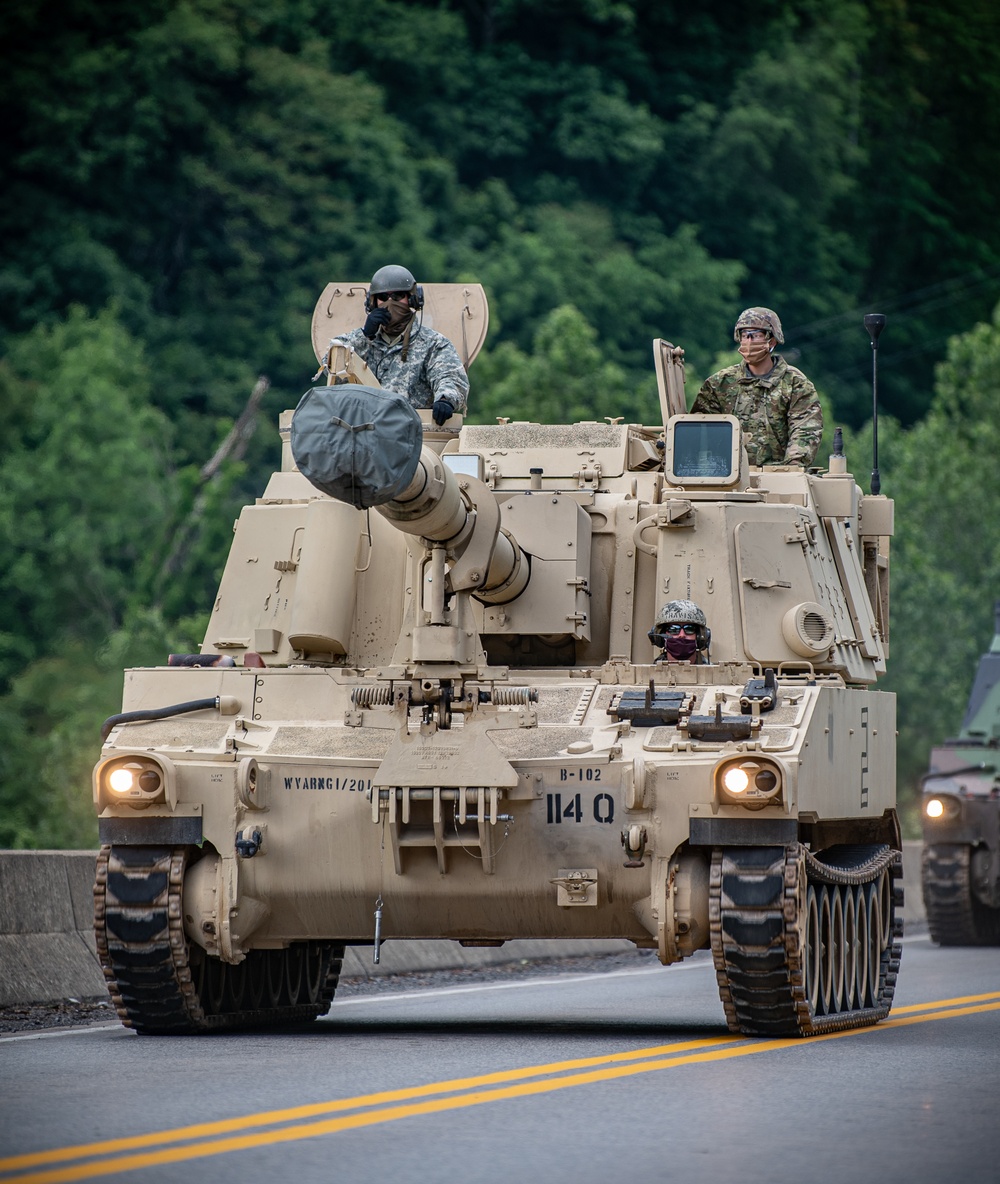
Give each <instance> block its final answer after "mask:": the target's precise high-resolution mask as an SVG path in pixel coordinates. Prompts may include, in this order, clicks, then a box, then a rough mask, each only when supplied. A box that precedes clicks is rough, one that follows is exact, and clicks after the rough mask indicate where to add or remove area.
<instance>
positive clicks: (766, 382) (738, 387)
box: [691, 308, 823, 466]
mask: <svg viewBox="0 0 1000 1184" xmlns="http://www.w3.org/2000/svg"><path fill="white" fill-rule="evenodd" d="M733 338H734V340H735V341H736V342H737V344H738V345H739V347H740V353H741V354H742V355H743V361H742V362H738V363H737V364H736V365H735V366H728V367H727V368H726V369H725V370H720V371H718V373H716V374H713V375H712V376H711V378H707V379H705V381H704V383H703V384H702V387H701V390H700V391H699V392H698V397H697V399H695V401H694V406H693V407H692V408H691V410H692V411H698V412H704V413H706V414H709V415H735V416H736V418H737V419H738V420H739V421H740V426H741V427H742V428H743V431H744V441H745V443H746V446H747V457H748V459H749V461H750V463H751V464H752V465H769V464H770V465H803V466H808V465H811V464H812V461H813V457H814V456H815V455H816V449H817V448H819V442H820V438H821V437H822V435H823V411H822V409H821V407H820V405H819V399H818V398H817V396H816V388H815V387H814V386H813V384H812V383H811V382H810V381H809V379H808V378H806V376H805V375H804V374H803V373H802V371H801V370H797V369H796V368H795V367H794V366H789V364H788V363H787V362H786V361H785V359H784V358H783V357H782V356H781V355H780V354H776V353H775V352H774V348H775V346H776V345H781V344H782V343H783V342H784V340H785V338H784V335H783V334H782V332H781V321H779V320H778V316H777V313H775V312H772V311H771V309H769V308H748V309H746V310H745V311H744V312H742V313H740V317H739V320H738V321H737V322H736V328H735V329H734V330H733Z"/></svg>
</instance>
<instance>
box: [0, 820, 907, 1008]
mask: <svg viewBox="0 0 1000 1184" xmlns="http://www.w3.org/2000/svg"><path fill="white" fill-rule="evenodd" d="M922 846H923V844H922V843H919V842H906V843H904V844H903V887H904V891H905V899H906V903H905V905H904V908H903V918H904V924H905V925H907V926H908V927H910V931H911V932H912V931H913V928H914V927H919V926H923V925H924V924H925V923H926V914H925V912H924V906H923V899H922V896H921V891H920V852H921V848H922ZM95 856H96V852H94V851H0V1007H2V1006H10V1005H13V1004H25V1003H52V1002H57V1001H59V1000H60V999H69V998H74V999H96V998H101V997H104V996H105V995H106V994H107V991H106V988H105V984H104V975H103V974H102V973H101V969H100V966H99V965H98V962H97V950H96V946H95V944H94V929H93V924H94V897H93V886H94V859H95ZM634 948H635V947H634V946H633V945H632V943H631V942H630V941H536V940H528V939H519V940H517V941H509V942H507V943H506V944H505V945H503V946H500V947H499V948H494V949H465V948H463V947H462V946H460V945H459V944H458V942H457V941H389V942H386V943H385V945H383V947H382V951H381V957H380V960H379V964H378V965H377V966H375V965H373V963H372V958H371V951H370V949H369V948H368V947H366V946H357V947H348V950H347V955H346V957H345V958H344V971H343V973H344V975H345V976H351V977H353V976H356V975H366V976H371V977H374V976H375V975H384V974H401V973H404V972H407V971H414V970H454V969H456V968H461V967H476V966H484V965H497V964H501V963H504V962H521V961H525V960H527V961H531V960H534V959H538V958H571V957H582V956H589V955H597V954H609V953H615V952H617V951H619V950H625V951H628V950H632V949H634Z"/></svg>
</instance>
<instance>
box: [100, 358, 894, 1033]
mask: <svg viewBox="0 0 1000 1184" xmlns="http://www.w3.org/2000/svg"><path fill="white" fill-rule="evenodd" d="M675 354H676V351H675ZM401 402H402V401H401V400H396V399H393V398H392V397H391V396H387V395H386V394H385V392H380V391H378V390H367V389H365V388H361V387H358V386H354V387H351V388H328V389H326V390H323V389H317V390H314V391H312V392H310V393H309V394H308V395H307V396H306V397H305V398H304V399H303V402H302V404H300V408H299V409H298V411H297V412H296V414H295V416H294V417H292V416H289V415H287V414H286V416H285V417H284V423H283V435H284V437H285V448H284V462H283V466H282V470H281V471H280V472H278V473H276V474H274V476H273V477H272V479H271V482H270V483H269V485H268V487H267V490H266V491H265V493H264V495H263V497H262V498H261V499H259V501H258V502H257V503H256V505H254V506H249V507H247V508H246V509H245V510H244V511H243V514H242V515H241V517H240V520H239V522H238V524H237V527H236V535H235V539H234V543H233V549H232V552H231V554H230V557H229V562H228V564H227V567H226V571H225V573H224V575H223V579H222V584H221V587H220V590H219V595H218V597H217V600H216V603H215V608H214V611H213V614H212V620H211V623H210V626H209V629H208V633H207V635H206V638H205V644H204V646H203V653H202V655H200V656H199V657H198V658H197V659H188V660H189V661H200V662H201V663H203V664H202V665H200V666H191V665H180V666H174V667H170V668H157V669H143V670H133V671H129V672H128V675H127V680H126V692H125V701H124V705H123V713H122V715H121V716H118V717H114V719H113V720H111V721H109V724H108V735H107V740H106V743H105V748H104V753H103V756H102V760H101V762H100V763H99V765H98V766H97V769H96V770H95V778H94V784H95V796H96V800H97V802H98V807H99V810H100V826H101V835H102V841H103V842H104V844H105V846H104V848H103V849H102V855H101V858H100V861H99V876H98V884H97V888H96V894H97V901H98V943H99V948H100V950H101V956H102V960H103V962H104V965H105V970H106V973H107V975H108V979H109V982H110V985H111V989H112V994H113V996H114V997H115V1001H116V1005H117V1006H118V1010H119V1014H120V1015H121V1016H122V1018H123V1020H124V1021H125V1022H126V1023H127V1024H130V1025H132V1026H134V1027H136V1028H138V1029H139V1030H140V1031H147V1032H169V1031H201V1030H206V1029H211V1028H218V1027H234V1026H247V1025H259V1024H267V1023H275V1022H283V1021H284V1020H287V1019H288V1018H292V1017H294V1016H299V1017H305V1016H308V1015H319V1014H322V1012H323V1011H324V1010H325V1009H326V1007H327V1005H328V1003H329V1000H330V998H331V996H332V992H333V989H334V987H335V985H336V976H337V971H338V969H339V963H340V958H341V956H342V952H343V948H344V945H345V944H356V945H363V946H374V949H375V951H376V956H377V950H378V943H379V942H381V941H396V940H403V939H412V938H437V939H441V938H446V939H452V940H456V941H460V942H462V943H463V944H465V945H473V946H476V945H480V946H483V945H485V946H496V945H500V944H502V943H503V942H504V941H506V940H509V939H511V938H517V937H533V938H550V939H551V938H577V939H580V938H619V939H621V938H624V939H628V940H630V941H632V942H634V943H635V945H636V946H637V947H639V948H641V949H651V950H655V951H656V954H657V956H658V958H659V959H660V961H661V962H663V963H664V964H667V963H672V962H676V961H679V960H681V959H683V958H686V957H688V956H690V955H691V954H693V953H694V952H695V951H698V950H711V953H712V957H713V959H714V962H715V966H716V970H717V973H718V977H719V983H720V992H721V996H722V1001H723V1005H724V1009H725V1013H726V1017H727V1021H728V1023H729V1025H730V1027H731V1028H732V1029H733V1030H742V1031H744V1032H751V1033H761V1034H776V1035H788V1034H792V1035H794V1034H804V1035H808V1034H812V1033H816V1032H823V1031H829V1030H834V1029H839V1028H845V1027H851V1026H856V1025H860V1024H868V1023H874V1022H876V1021H877V1020H878V1019H880V1018H882V1017H884V1016H885V1015H886V1014H887V1013H888V1011H889V1008H890V1005H891V1001H892V993H893V988H894V983H895V976H896V969H897V966H898V959H899V945H898V933H899V921H898V918H897V910H898V906H899V903H900V892H899V890H898V888H897V887H896V882H897V877H898V871H899V865H898V850H899V845H900V844H899V835H898V827H897V822H896V815H895V809H894V785H895V736H894V732H895V714H894V700H893V697H892V696H891V695H888V694H886V693H884V692H880V691H878V690H876V689H875V686H874V684H875V683H876V681H877V679H878V677H879V675H880V674H881V673H882V671H883V669H884V665H885V655H886V646H887V619H888V538H889V536H890V535H891V533H892V503H891V502H889V501H887V500H886V499H885V498H882V497H867V496H864V495H862V493H861V491H860V489H859V488H858V486H857V485H856V483H855V481H854V479H853V477H852V476H851V475H850V474H849V473H848V472H847V471H846V462H845V460H844V458H843V457H842V456H835V457H833V458H832V460H831V467H830V471H829V472H824V473H819V472H806V471H805V470H803V469H801V468H797V467H794V466H792V467H782V466H777V467H765V468H763V469H755V468H749V467H748V465H747V462H746V452H745V449H744V448H743V447H742V443H741V433H740V428H739V424H738V423H737V421H736V420H735V419H733V418H731V417H726V416H711V417H709V416H689V415H683V414H682V415H673V416H671V415H668V414H667V411H668V410H669V409H668V408H665V411H664V419H665V421H666V422H665V427H654V428H648V427H643V426H640V425H634V424H632V425H630V424H625V423H619V422H613V423H577V424H569V425H543V424H533V423H499V424H496V425H492V426H473V425H468V424H466V425H464V426H462V427H461V428H460V430H458V431H457V432H450V433H449V432H447V431H440V430H436V429H435V428H434V426H433V425H432V424H430V423H429V422H428V423H423V424H420V423H419V422H418V423H417V424H416V426H414V422H413V420H414V417H416V419H417V420H418V421H419V418H420V417H419V416H416V413H412V414H411V415H410V416H409V417H408V414H407V412H408V410H409V409H408V407H407V408H404V409H403V410H402V411H400V407H399V403H401ZM386 409H388V411H386ZM394 415H398V416H400V417H401V418H399V417H397V418H396V419H393V418H392V417H393V416H394ZM424 418H425V419H427V420H429V416H425V417H424ZM333 420H338V421H339V423H338V424H334V423H333V422H332V421H333ZM407 423H409V424H410V426H409V427H407V426H406V424H407ZM324 424H325V425H326V428H329V429H330V432H329V433H328V439H327V442H326V443H321V444H317V435H316V432H317V430H319V429H323V430H326V429H325V428H324ZM386 425H389V426H388V427H387V426H386ZM333 428H336V432H333V431H332V429H333ZM425 429H426V430H425ZM333 435H340V436H341V437H342V438H343V440H344V441H347V443H346V444H343V445H341V444H333V443H332V442H331V441H332V436H333ZM393 452H398V453H399V454H400V459H398V460H395V461H392V462H391V463H388V464H385V465H382V464H381V462H378V458H379V457H384V456H385V455H387V454H390V453H393ZM373 458H375V460H376V462H378V463H376V464H375V468H374V469H372V468H371V463H373ZM303 470H305V471H303ZM307 472H308V473H309V476H308V477H307V475H306V473H307ZM314 482H317V483H316V484H314ZM325 490H334V491H335V496H334V495H331V493H330V492H327V491H325ZM376 505H377V510H376V512H370V511H369V507H373V506H376ZM359 507H362V508H359ZM674 599H684V600H691V601H695V602H696V603H697V604H698V605H699V606H700V607H701V608H702V609H703V611H704V613H705V614H706V616H707V619H708V624H709V630H708V631H706V636H705V637H704V644H705V648H704V649H702V650H699V651H698V653H697V655H696V657H697V660H696V661H695V662H694V663H675V662H669V661H664V660H656V657H657V650H656V649H655V648H654V646H653V645H652V644H651V643H650V640H649V637H648V636H647V634H648V631H649V629H650V626H651V625H652V623H653V621H654V619H655V618H656V615H657V611H658V609H659V608H660V606H661V605H662V604H663V602H664V601H668V600H674ZM223 663H225V664H223ZM171 707H172V708H173V709H174V710H173V712H171ZM121 770H125V771H126V773H127V777H126V776H123V777H122V778H121V780H120V781H117V782H116V774H118V773H119V771H121ZM126 782H127V784H126ZM119 785H120V786H123V788H119Z"/></svg>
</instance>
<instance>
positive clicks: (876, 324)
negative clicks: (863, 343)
mask: <svg viewBox="0 0 1000 1184" xmlns="http://www.w3.org/2000/svg"><path fill="white" fill-rule="evenodd" d="M865 328H866V329H867V330H868V336H869V337H870V338H871V343H872V493H874V494H877V493H878V492H879V490H880V489H881V488H882V479H881V477H879V473H878V335H879V334H880V333H881V332H882V330H883V329H884V328H885V315H884V314H883V313H880V312H866V313H865Z"/></svg>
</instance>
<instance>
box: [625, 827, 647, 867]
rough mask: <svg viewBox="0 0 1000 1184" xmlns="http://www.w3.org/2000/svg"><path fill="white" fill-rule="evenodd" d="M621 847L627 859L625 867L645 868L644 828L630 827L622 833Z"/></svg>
mask: <svg viewBox="0 0 1000 1184" xmlns="http://www.w3.org/2000/svg"><path fill="white" fill-rule="evenodd" d="M622 846H623V847H624V848H625V854H626V856H627V857H628V858H627V859H626V860H625V864H624V866H625V867H645V866H646V865H645V864H644V863H643V861H642V860H643V856H644V855H645V854H646V828H645V827H644V826H637V825H634V824H633V825H632V826H629V827H627V828H626V829H625V830H623V831H622Z"/></svg>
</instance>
